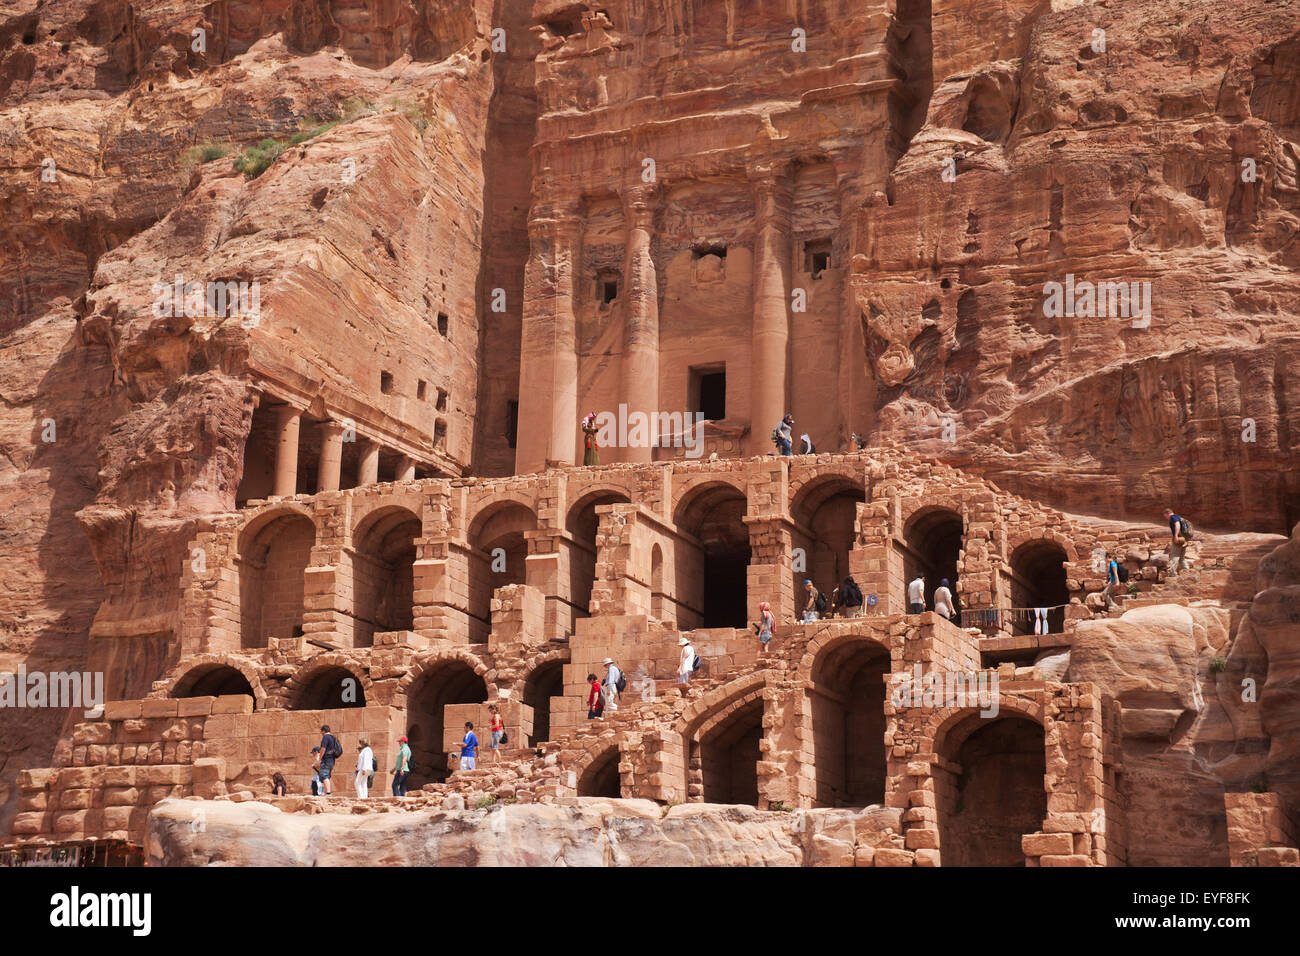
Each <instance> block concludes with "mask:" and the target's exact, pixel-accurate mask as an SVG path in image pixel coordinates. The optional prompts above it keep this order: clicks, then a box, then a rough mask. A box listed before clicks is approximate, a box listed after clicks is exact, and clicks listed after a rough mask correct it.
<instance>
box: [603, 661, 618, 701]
mask: <svg viewBox="0 0 1300 956" xmlns="http://www.w3.org/2000/svg"><path fill="white" fill-rule="evenodd" d="M602 663H603V664H604V666H605V667H606V668H607V670H606V671H605V709H606V710H607V711H609V712H610V713H611V714H612V713H614V711H616V710H618V681H619V678H621V677H622V676H623V672H622V671H621V670H619V669H618V668H617V667H616V666H615V665H614V661H613V660H612V659H611V658H608V657H607V658H605V660H604V661H603V662H602Z"/></svg>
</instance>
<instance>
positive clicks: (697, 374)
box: [689, 364, 727, 422]
mask: <svg viewBox="0 0 1300 956" xmlns="http://www.w3.org/2000/svg"><path fill="white" fill-rule="evenodd" d="M690 390H691V393H690V396H689V402H690V407H691V408H692V409H694V410H696V411H698V412H700V413H702V414H703V415H704V419H705V421H710V422H718V421H722V420H723V419H724V418H726V417H727V366H726V365H725V364H723V365H709V366H703V367H700V368H692V369H691V370H690Z"/></svg>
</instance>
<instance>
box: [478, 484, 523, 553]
mask: <svg viewBox="0 0 1300 956" xmlns="http://www.w3.org/2000/svg"><path fill="white" fill-rule="evenodd" d="M511 506H518V507H520V508H523V509H524V510H525V511H528V512H531V513H532V514H533V516H534V520H536V515H537V497H536V495H534V494H529V493H528V492H525V491H519V490H507V489H504V488H503V489H497V490H494V491H492V493H491V494H486V493H485V494H484V495H483V497H482V498H481V500H480V501H479V502H477V504H476V505H474V506H473V507H471V508H470V509H469V512H468V514H467V515H466V516H465V537H466V539H467V540H473V539H474V538H475V537H477V536H479V535H480V534H481V533H482V531H483V526H484V525H485V524H487V522H489V521H491V520H492V518H493V517H495V516H496V514H497V513H498V512H500V511H504V510H507V509H509V508H510V507H511Z"/></svg>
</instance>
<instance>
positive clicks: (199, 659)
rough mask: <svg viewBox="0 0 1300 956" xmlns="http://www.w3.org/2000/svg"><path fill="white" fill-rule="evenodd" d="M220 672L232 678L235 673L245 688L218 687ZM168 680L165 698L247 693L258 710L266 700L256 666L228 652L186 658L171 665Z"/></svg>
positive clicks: (221, 684)
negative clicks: (175, 664)
mask: <svg viewBox="0 0 1300 956" xmlns="http://www.w3.org/2000/svg"><path fill="white" fill-rule="evenodd" d="M223 674H224V677H225V678H226V679H232V680H233V677H234V675H238V676H239V678H240V679H241V680H242V681H243V683H244V685H245V686H246V687H247V688H248V690H247V691H244V690H226V689H220V688H221V687H222V686H224V681H223V678H222V676H221V675H223ZM209 675H218V676H215V677H212V676H209ZM167 681H168V685H167V689H166V696H168V697H223V696H227V695H229V694H241V693H247V694H248V695H249V696H251V697H252V698H253V706H254V707H255V708H256V709H259V710H260V709H261V708H262V704H263V702H264V701H265V700H266V689H265V688H264V687H263V686H262V679H261V675H260V674H259V673H258V671H257V667H256V665H254V664H253V663H251V662H249V661H246V660H243V659H241V658H238V657H234V656H232V655H229V654H200V655H197V656H195V657H190V658H187V659H186V660H185V661H183V662H182V663H181V664H178V665H177V666H176V667H175V668H173V670H172V672H171V674H170V675H168V677H167ZM208 682H211V683H210V684H209V683H208ZM232 686H233V684H232Z"/></svg>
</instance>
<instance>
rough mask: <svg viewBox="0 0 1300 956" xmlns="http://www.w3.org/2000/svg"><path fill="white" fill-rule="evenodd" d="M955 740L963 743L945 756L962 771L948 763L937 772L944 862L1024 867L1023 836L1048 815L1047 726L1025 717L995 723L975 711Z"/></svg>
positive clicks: (956, 730)
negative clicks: (1045, 783)
mask: <svg viewBox="0 0 1300 956" xmlns="http://www.w3.org/2000/svg"><path fill="white" fill-rule="evenodd" d="M963 734H964V735H965V736H964V739H963ZM949 740H952V741H953V742H954V744H955V745H956V746H955V750H953V749H948V748H945V749H946V750H947V752H946V753H944V754H943V756H944V758H945V759H946V761H948V762H949V765H951V766H955V767H957V768H958V769H959V771H960V772H959V773H957V774H954V773H951V772H948V771H943V770H941V771H940V772H939V774H938V776H937V777H936V779H935V784H936V794H935V798H936V802H937V803H938V805H939V844H940V854H941V856H942V860H943V865H944V866H1024V864H1025V855H1024V852H1023V851H1022V850H1021V847H1020V838H1021V837H1022V836H1024V835H1025V834H1026V833H1034V832H1036V831H1038V830H1039V829H1041V828H1042V826H1043V818H1044V817H1045V816H1046V815H1047V793H1046V791H1045V790H1044V789H1043V777H1044V775H1045V774H1046V773H1047V757H1046V753H1045V750H1044V744H1043V728H1042V727H1041V726H1039V725H1038V724H1037V723H1035V722H1034V721H1032V720H1029V719H1026V718H1024V717H1001V718H998V719H996V720H994V721H992V722H991V723H990V722H989V721H988V720H986V719H983V718H981V717H980V716H979V715H978V714H972V715H971V716H970V717H969V718H967V719H966V720H965V721H964V722H963V723H962V724H961V725H959V726H958V727H956V728H954V729H953V732H952V733H950V734H949ZM957 740H961V742H960V744H957V743H956V741H957Z"/></svg>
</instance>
